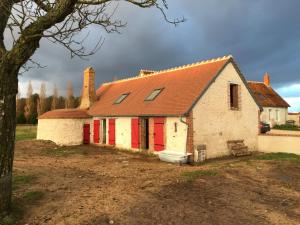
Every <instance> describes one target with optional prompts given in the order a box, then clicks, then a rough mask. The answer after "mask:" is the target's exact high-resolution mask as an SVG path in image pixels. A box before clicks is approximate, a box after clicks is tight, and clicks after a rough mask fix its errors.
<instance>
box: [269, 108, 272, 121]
mask: <svg viewBox="0 0 300 225" xmlns="http://www.w3.org/2000/svg"><path fill="white" fill-rule="evenodd" d="M271 112H272V109H269V121H271Z"/></svg>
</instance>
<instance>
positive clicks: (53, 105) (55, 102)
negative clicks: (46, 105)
mask: <svg viewBox="0 0 300 225" xmlns="http://www.w3.org/2000/svg"><path fill="white" fill-rule="evenodd" d="M57 108H58V90H57V86H56V84H54V88H53V95H52V102H51V110H55V109H57Z"/></svg>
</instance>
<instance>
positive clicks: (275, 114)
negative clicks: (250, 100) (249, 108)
mask: <svg viewBox="0 0 300 225" xmlns="http://www.w3.org/2000/svg"><path fill="white" fill-rule="evenodd" d="M248 85H249V87H250V89H251V91H252V92H253V94H254V97H255V99H256V101H257V102H258V103H259V104H260V105H261V106H262V107H263V111H262V113H261V115H260V119H261V121H263V122H265V123H268V124H270V126H271V127H273V126H274V125H282V124H286V121H287V120H288V107H290V105H289V104H288V103H287V102H286V101H285V100H284V99H283V98H282V97H281V96H280V95H279V94H278V93H277V92H276V91H275V90H274V89H273V88H272V87H271V84H270V75H269V74H268V73H266V74H265V75H264V77H263V82H258V81H248Z"/></svg>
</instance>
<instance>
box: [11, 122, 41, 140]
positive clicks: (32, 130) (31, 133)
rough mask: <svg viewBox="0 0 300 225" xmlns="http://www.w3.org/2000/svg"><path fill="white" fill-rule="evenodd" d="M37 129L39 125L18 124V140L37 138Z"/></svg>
mask: <svg viewBox="0 0 300 225" xmlns="http://www.w3.org/2000/svg"><path fill="white" fill-rule="evenodd" d="M36 131H37V126H30V125H18V126H17V129H16V141H23V140H32V139H35V138H36Z"/></svg>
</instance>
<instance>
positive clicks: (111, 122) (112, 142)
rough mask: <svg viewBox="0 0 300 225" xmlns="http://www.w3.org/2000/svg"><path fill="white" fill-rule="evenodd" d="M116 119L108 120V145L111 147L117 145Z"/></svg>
mask: <svg viewBox="0 0 300 225" xmlns="http://www.w3.org/2000/svg"><path fill="white" fill-rule="evenodd" d="M115 125H116V123H115V119H109V120H108V127H109V128H108V132H109V135H108V136H109V137H108V143H109V144H110V145H115V144H116V128H115Z"/></svg>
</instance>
